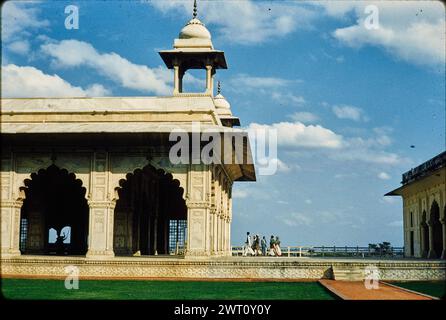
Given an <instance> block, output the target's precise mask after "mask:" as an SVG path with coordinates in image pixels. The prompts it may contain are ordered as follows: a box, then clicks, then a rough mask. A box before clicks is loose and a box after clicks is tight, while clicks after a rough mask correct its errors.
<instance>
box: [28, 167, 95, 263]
mask: <svg viewBox="0 0 446 320" xmlns="http://www.w3.org/2000/svg"><path fill="white" fill-rule="evenodd" d="M24 191H25V196H26V198H25V200H24V202H23V206H22V209H21V223H22V227H21V229H20V250H21V252H22V254H59V255H68V254H69V255H84V254H85V253H86V252H87V235H88V211H89V210H88V203H87V200H86V199H85V192H86V189H85V188H83V187H82V181H81V180H79V179H76V176H75V175H74V174H73V173H68V171H67V170H65V169H60V168H58V167H57V166H55V165H51V166H49V167H48V168H47V169H46V170H45V169H41V170H39V172H38V173H33V174H31V179H26V180H25V188H24Z"/></svg>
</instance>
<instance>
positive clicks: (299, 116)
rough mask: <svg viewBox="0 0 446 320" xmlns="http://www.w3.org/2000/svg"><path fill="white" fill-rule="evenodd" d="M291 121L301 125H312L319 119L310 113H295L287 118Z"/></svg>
mask: <svg viewBox="0 0 446 320" xmlns="http://www.w3.org/2000/svg"><path fill="white" fill-rule="evenodd" d="M289 117H290V118H291V119H293V120H294V121H297V122H302V123H312V122H316V121H317V120H319V117H318V116H317V115H315V114H314V113H311V112H295V113H293V114H291V115H290V116H289Z"/></svg>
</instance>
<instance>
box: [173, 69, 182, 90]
mask: <svg viewBox="0 0 446 320" xmlns="http://www.w3.org/2000/svg"><path fill="white" fill-rule="evenodd" d="M173 73H174V77H173V93H174V94H177V93H180V86H181V85H180V66H178V65H175V66H173Z"/></svg>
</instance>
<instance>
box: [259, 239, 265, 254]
mask: <svg viewBox="0 0 446 320" xmlns="http://www.w3.org/2000/svg"><path fill="white" fill-rule="evenodd" d="M260 246H261V247H262V256H266V238H265V236H263V237H262V241H261V242H260Z"/></svg>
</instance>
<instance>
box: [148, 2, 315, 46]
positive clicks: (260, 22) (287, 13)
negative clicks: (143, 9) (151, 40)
mask: <svg viewBox="0 0 446 320" xmlns="http://www.w3.org/2000/svg"><path fill="white" fill-rule="evenodd" d="M150 4H151V5H152V6H154V7H155V8H157V9H159V10H160V11H162V12H164V13H167V12H178V11H180V12H182V13H186V17H190V16H191V13H192V1H151V2H150ZM201 12H203V14H201ZM316 17H317V14H316V12H315V11H314V10H310V8H308V7H304V6H300V5H296V4H295V3H286V2H283V3H281V2H263V1H258V2H257V1H249V0H239V1H201V2H200V3H199V5H198V18H199V19H201V20H202V21H203V22H204V23H206V24H209V25H211V26H212V27H213V26H216V29H217V32H216V34H217V36H219V37H221V38H223V39H224V40H226V41H230V42H234V43H238V44H243V45H251V44H257V43H263V42H267V41H274V40H276V39H280V38H283V37H285V36H286V35H288V34H290V33H292V32H295V31H296V30H298V29H301V28H307V27H308V26H309V24H310V22H311V21H313V20H314V19H315V18H316ZM177 19H178V18H177ZM186 19H187V18H186ZM211 31H212V30H211Z"/></svg>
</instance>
